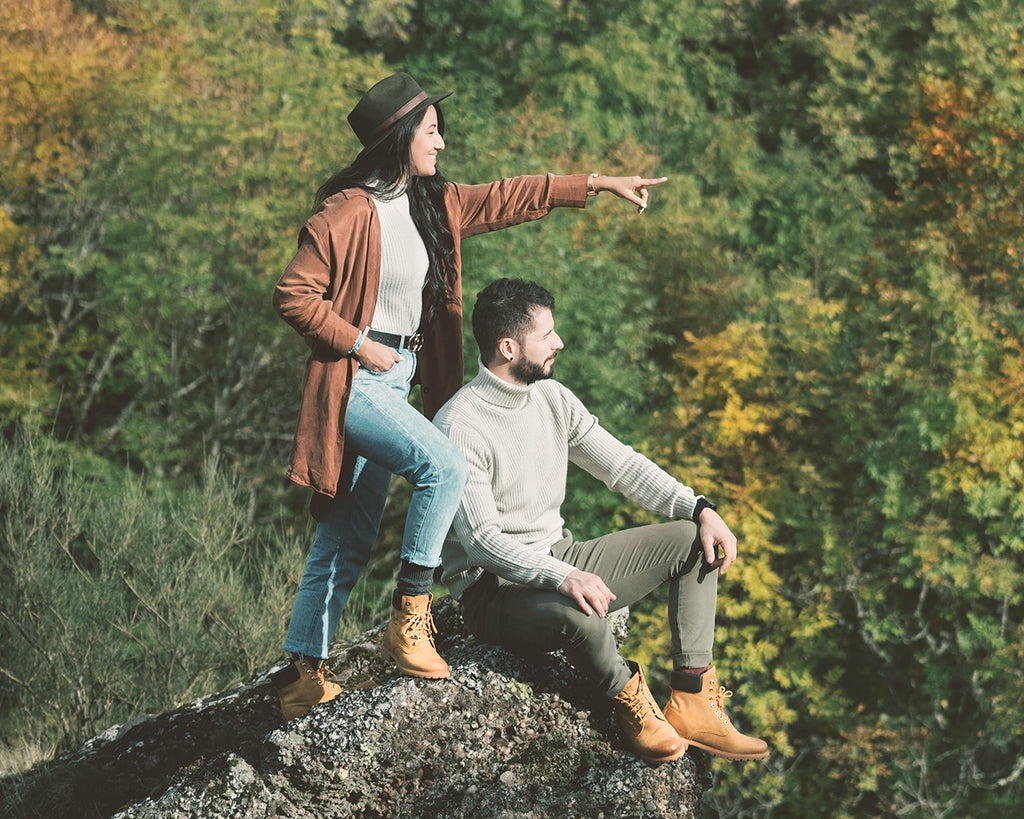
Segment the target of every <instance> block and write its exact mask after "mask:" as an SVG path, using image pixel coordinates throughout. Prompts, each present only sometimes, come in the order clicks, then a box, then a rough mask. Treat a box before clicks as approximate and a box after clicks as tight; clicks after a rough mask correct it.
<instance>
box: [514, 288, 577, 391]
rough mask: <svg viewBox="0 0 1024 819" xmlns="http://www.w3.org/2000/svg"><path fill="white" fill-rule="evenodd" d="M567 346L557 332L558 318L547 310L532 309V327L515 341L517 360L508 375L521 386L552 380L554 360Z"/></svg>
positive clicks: (544, 308) (545, 308)
mask: <svg viewBox="0 0 1024 819" xmlns="http://www.w3.org/2000/svg"><path fill="white" fill-rule="evenodd" d="M564 346H565V345H564V344H562V339H561V338H559V337H558V333H556V332H555V318H554V316H553V315H551V310H550V309H549V308H547V307H534V308H533V327H532V328H531V329H530V330H529V331H528V332H526V333H524V334H523V337H522V338H521V339H516V340H515V348H516V357H515V359H514V360H513V362H512V365H511V367H509V372H510V374H511V375H512V377H513V378H515V379H516V381H517V382H519V383H520V384H524V385H526V384H532V383H533V382H534V381H539V380H540V379H542V378H551V376H552V374H553V373H554V371H555V356H557V355H558V351H559V350H561V349H562V348H563V347H564Z"/></svg>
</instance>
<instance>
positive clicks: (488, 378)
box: [469, 359, 533, 409]
mask: <svg viewBox="0 0 1024 819" xmlns="http://www.w3.org/2000/svg"><path fill="white" fill-rule="evenodd" d="M477 366H479V368H480V372H478V373H477V376H476V378H474V379H473V380H472V381H471V382H470V385H469V386H470V387H471V388H472V389H473V391H474V392H475V393H476V394H477V395H479V396H480V397H481V398H482V399H483V400H484V401H486V402H487V403H488V404H494V405H496V406H499V407H504V408H505V409H519V408H521V407H523V406H525V405H526V402H527V401H529V400H530V393H531V392H532V391H533V384H529V385H527V386H522V385H520V384H510V383H509V382H508V381H505V380H504V379H501V378H498V376H496V375H495V374H494V373H492V372H491V371H490V370H488V369H487V367H485V366H484V362H483V361H482V360H481V359H477Z"/></svg>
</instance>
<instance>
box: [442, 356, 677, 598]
mask: <svg viewBox="0 0 1024 819" xmlns="http://www.w3.org/2000/svg"><path fill="white" fill-rule="evenodd" d="M434 423H435V424H436V425H437V426H438V427H439V428H440V429H441V431H442V432H444V433H445V434H446V435H447V436H448V437H449V438H450V439H451V440H452V441H453V442H454V443H455V445H456V446H457V447H458V448H459V449H460V450H461V451H462V453H463V454H464V455H465V456H466V461H467V463H468V465H469V484H468V485H467V487H466V490H465V492H464V493H463V496H462V504H461V506H460V507H459V511H458V512H457V513H456V515H455V523H454V527H453V528H454V531H453V533H452V534H450V535H449V536H448V539H447V540H446V541H445V545H444V552H443V555H442V562H443V564H444V574H443V577H442V580H443V582H444V583H445V584H446V585H447V586H448V588H449V589H450V590H451V593H452V596H454V597H455V598H456V599H458V598H459V597H461V596H462V592H464V591H465V590H466V589H467V588H468V587H469V586H470V585H471V584H472V583H473V582H475V581H476V580H477V579H478V578H479V577H480V574H481V571H482V570H487V571H489V572H493V573H494V574H496V575H498V576H500V577H503V578H505V579H506V580H510V581H512V582H514V583H523V584H526V585H531V586H540V587H544V588H558V586H560V585H561V584H562V581H563V580H565V577H566V575H568V574H569V572H570V571H572V570H573V567H572V566H570V565H569V564H567V563H563V562H562V561H560V560H556V559H555V558H554V557H552V556H551V545H552V544H554V543H555V542H557V541H558V540H559V539H560V538H562V537H563V536H564V534H565V532H564V524H565V522H564V521H563V519H562V514H561V506H562V501H563V500H564V499H565V479H566V472H567V470H568V464H569V462H570V461H571V462H572V463H574V464H576V465H577V466H579V467H581V468H583V469H585V470H586V471H587V472H589V473H590V474H591V475H594V476H595V477H596V478H598V479H599V480H601V481H603V482H604V483H605V485H606V486H607V487H608V488H609V489H611V490H613V491H615V492H619V493H621V494H623V495H625V496H626V497H627V498H629V499H630V500H633V501H635V502H636V503H638V504H640V505H641V506H643V507H644V508H646V509H648V510H650V511H652V512H656V513H658V514H661V515H665V516H666V517H670V518H675V519H679V518H687V519H688V518H690V517H691V516H692V515H693V508H694V504H695V503H696V501H697V497H696V495H694V492H693V490H692V489H690V487H688V486H685V485H684V484H681V483H680V482H679V481H677V480H676V479H675V478H673V477H672V476H671V475H669V474H668V473H667V472H665V471H664V470H663V469H661V467H659V466H658V465H657V464H655V463H654V462H653V461H651V460H649V459H648V458H646V457H644V456H643V455H641V454H640V453H638V452H636V451H635V450H634V449H632V448H631V447H629V446H627V445H625V444H623V443H622V442H621V441H619V440H617V439H616V438H615V437H614V436H613V435H612V434H611V433H609V432H608V431H607V430H605V429H604V428H603V427H602V426H601V425H600V423H599V422H598V420H597V418H596V417H595V416H593V415H591V414H590V412H588V411H587V408H586V407H585V406H583V402H581V401H580V400H579V399H578V398H577V397H576V396H575V395H574V394H573V393H572V392H571V391H570V390H569V389H568V388H567V387H564V386H563V385H561V384H559V383H558V382H557V381H554V380H551V379H548V380H542V381H537V382H535V383H534V384H531V385H530V386H528V387H521V386H517V385H515V384H510V383H508V382H507V381H503V380H502V379H500V378H498V377H497V376H495V375H494V374H493V373H491V371H490V370H488V369H487V368H486V367H484V366H483V365H482V364H481V365H480V372H479V374H478V375H477V376H476V378H474V379H473V380H472V381H471V382H470V383H469V384H467V385H466V386H464V387H463V388H462V389H461V390H459V392H457V393H456V394H455V396H454V397H453V398H452V399H451V400H450V401H449V402H448V403H447V404H445V405H444V406H443V407H442V408H441V410H440V412H438V414H437V416H436V417H435V418H434Z"/></svg>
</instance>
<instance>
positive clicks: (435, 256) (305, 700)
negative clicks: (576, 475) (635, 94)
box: [273, 73, 665, 719]
mask: <svg viewBox="0 0 1024 819" xmlns="http://www.w3.org/2000/svg"><path fill="white" fill-rule="evenodd" d="M451 93H452V92H448V93H447V94H441V95H438V96H428V95H427V94H426V93H425V92H424V91H423V90H422V89H421V88H420V86H419V85H418V84H417V83H416V81H415V80H413V78H412V77H410V76H409V75H408V74H403V73H400V74H394V75H392V76H390V77H387V78H385V79H383V80H381V81H380V82H379V83H377V84H376V85H374V86H373V87H372V88H371V89H370V90H369V91H367V92H366V94H365V95H364V96H363V98H362V99H361V100H360V101H359V103H358V104H357V105H356V107H355V108H354V109H353V110H352V113H350V114H349V116H348V121H349V124H350V125H351V127H352V129H353V131H355V134H356V136H357V137H358V138H359V141H360V143H362V145H363V150H362V151H361V152H360V153H359V155H358V156H357V157H356V159H355V161H354V162H353V163H352V164H351V165H350V166H348V167H346V168H344V169H343V170H341V171H340V172H338V173H337V174H335V175H334V176H333V177H332V178H331V179H329V180H328V181H327V182H326V183H325V184H324V185H323V186H322V187H321V188H320V190H319V191H318V192H317V200H316V201H317V210H316V212H315V213H314V215H313V216H312V217H310V219H309V220H308V221H307V222H306V224H305V225H304V226H303V228H302V230H301V231H300V234H299V246H298V250H297V252H296V254H295V256H294V257H293V258H292V260H291V262H290V263H289V264H288V266H287V268H285V271H284V273H283V274H282V276H281V279H280V281H279V282H278V284H277V288H276V290H275V292H274V308H275V309H276V310H277V312H278V313H279V315H280V316H281V317H282V318H283V319H284V320H285V321H286V322H287V323H288V324H290V325H291V326H292V327H293V328H294V329H295V330H297V331H298V332H299V333H300V334H301V335H302V336H303V337H304V338H305V339H306V341H307V343H308V344H309V345H310V348H311V354H310V357H309V359H308V361H307V365H306V374H305V382H304V386H303V394H302V404H301V408H300V411H299V421H298V427H297V430H296V433H295V440H294V444H293V449H292V456H291V464H290V466H289V469H288V476H289V478H290V479H291V480H293V481H295V482H296V483H299V484H301V485H304V486H309V487H311V488H312V489H313V492H314V494H313V500H312V502H311V505H310V508H311V512H312V513H313V516H314V518H316V520H317V524H318V525H317V530H316V535H315V537H314V540H313V545H312V547H311V549H310V555H309V559H308V561H307V564H306V568H305V573H304V575H303V578H302V583H301V585H300V588H299V592H298V596H297V598H296V601H295V607H294V609H293V611H292V616H291V621H290V623H289V627H288V634H287V637H286V640H285V644H284V648H285V650H286V651H288V652H290V653H291V657H292V664H291V665H290V666H288V667H286V668H285V669H284V670H282V671H281V672H278V673H277V674H275V675H274V677H273V683H274V686H275V687H276V688H277V691H278V695H279V696H280V698H281V708H282V712H283V714H284V716H285V719H289V718H291V717H294V716H299V715H301V714H304V713H306V711H308V710H309V708H310V707H312V706H313V705H315V704H316V703H318V702H326V701H327V700H330V699H333V698H334V697H335V696H337V695H338V694H339V693H340V691H341V689H340V688H339V686H338V685H336V684H335V683H333V682H331V681H330V680H328V679H327V676H326V673H325V671H326V669H325V666H324V660H325V658H326V657H327V654H328V647H329V644H330V640H331V638H332V637H333V635H334V631H335V628H336V627H337V624H338V620H339V619H340V617H341V612H342V610H343V609H344V607H345V603H346V602H347V600H348V596H349V593H350V592H351V590H352V587H353V586H354V585H355V582H356V580H357V579H358V578H359V575H360V573H361V571H362V569H363V567H364V566H365V565H366V563H367V561H368V560H369V556H370V548H371V546H372V545H373V541H374V539H375V538H376V536H377V530H378V528H379V526H380V521H381V516H382V514H383V510H384V503H385V500H386V498H387V490H388V484H389V482H390V479H391V475H392V474H398V475H401V476H402V477H404V478H405V479H406V480H408V481H409V482H410V484H411V485H412V488H413V491H412V498H411V500H410V503H409V510H408V513H407V517H406V522H405V531H404V535H403V540H402V552H401V566H400V567H399V571H398V577H397V581H396V588H395V592H394V595H393V609H394V610H393V612H392V617H391V621H390V623H389V624H388V627H387V630H386V632H385V634H384V639H383V642H382V646H381V649H382V651H383V653H384V654H385V655H387V656H388V657H390V658H392V659H393V660H394V661H395V662H396V663H397V665H398V667H399V668H400V670H401V671H402V672H404V673H406V674H410V675H413V676H417V677H427V678H440V677H447V676H448V666H447V664H446V663H445V661H444V660H443V659H442V658H441V657H440V656H438V654H437V651H436V649H435V646H434V639H433V634H434V626H433V621H432V619H431V615H430V601H431V596H430V592H431V589H432V587H433V573H434V569H435V568H436V567H437V565H438V564H439V562H440V554H441V546H442V543H443V541H444V537H445V534H446V533H447V531H448V528H449V526H450V524H451V521H452V518H453V517H454V514H455V511H456V508H457V507H458V504H459V500H460V498H461V495H462V489H463V487H464V485H465V482H466V467H465V463H464V461H463V459H462V456H461V454H460V453H459V452H458V450H456V448H455V447H454V446H453V445H452V444H451V443H450V442H449V441H448V440H447V438H445V436H444V435H442V434H441V433H440V432H439V431H438V430H437V429H435V428H434V426H433V425H432V424H431V423H430V421H429V420H428V418H430V417H433V415H434V413H435V412H437V410H438V409H440V407H441V405H442V404H443V403H444V402H445V401H446V400H447V399H448V398H449V397H451V395H452V394H454V392H455V391H456V390H457V389H458V388H459V387H460V386H461V385H462V375H463V366H462V365H463V361H462V306H461V257H460V251H459V243H460V241H461V239H462V238H463V237H465V236H472V235H475V234H478V233H484V232H487V231H491V230H497V229H499V228H504V227H508V226H510V225H515V224H519V223H521V222H526V221H530V220H533V219H539V218H541V217H542V216H545V215H546V214H547V213H548V212H549V211H550V210H551V209H552V208H554V207H559V206H565V207H577V208H582V207H584V206H585V204H586V201H587V197H588V196H592V195H596V194H597V193H598V192H599V191H601V190H609V191H612V192H613V193H615V194H616V195H618V196H620V197H622V198H624V199H627V200H629V201H631V202H633V203H635V204H636V205H638V206H639V209H640V212H641V213H642V212H643V210H644V208H646V206H647V189H646V188H647V186H648V185H655V184H659V183H661V182H663V181H665V180H664V179H663V178H662V179H643V178H641V177H604V176H600V175H598V174H590V175H589V176H586V175H579V176H568V177H556V176H552V175H550V174H549V175H547V176H526V177H517V178H515V179H505V180H502V181H500V182H494V183H490V184H486V185H457V184H453V183H450V182H447V181H446V180H445V179H444V177H443V176H442V174H441V173H440V172H439V171H438V168H437V155H438V153H439V152H440V151H442V150H444V145H445V143H444V138H443V134H444V117H443V116H442V114H441V109H440V106H439V105H438V103H440V101H441V100H443V99H445V98H446V97H448V96H449V95H450V94H451ZM414 383H416V384H419V385H420V389H421V393H422V401H423V407H424V411H425V412H426V416H427V417H424V416H423V415H420V414H419V413H418V412H417V411H416V410H415V409H413V408H412V406H411V405H410V404H409V403H408V396H409V390H410V388H411V386H412V385H413V384H414Z"/></svg>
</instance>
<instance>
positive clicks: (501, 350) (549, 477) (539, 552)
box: [434, 279, 768, 764]
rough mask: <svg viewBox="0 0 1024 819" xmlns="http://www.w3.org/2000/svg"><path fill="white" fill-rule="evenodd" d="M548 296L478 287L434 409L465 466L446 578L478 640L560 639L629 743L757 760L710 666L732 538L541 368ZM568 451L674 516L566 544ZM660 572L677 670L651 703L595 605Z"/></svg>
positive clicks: (521, 644) (631, 591) (549, 333)
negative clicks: (463, 366) (469, 369)
mask: <svg viewBox="0 0 1024 819" xmlns="http://www.w3.org/2000/svg"><path fill="white" fill-rule="evenodd" d="M553 307H554V298H553V297H552V296H551V294H550V293H549V292H548V291H547V290H545V289H544V288H543V287H541V286H539V285H537V284H533V283H531V282H524V281H522V280H519V279H514V280H509V279H500V280H498V281H496V282H493V283H492V284H490V285H488V286H487V287H486V288H485V289H484V290H483V291H482V292H481V293H480V295H479V297H478V298H477V303H476V306H475V308H474V310H473V334H474V336H475V337H476V342H477V346H478V347H479V348H480V364H481V366H480V372H479V375H477V377H476V378H475V379H474V380H473V381H472V382H470V383H469V384H467V385H466V386H464V387H463V388H462V389H461V390H460V391H459V392H458V393H457V394H456V395H455V396H454V397H453V398H452V399H451V400H450V401H449V402H448V403H447V404H445V406H444V407H442V409H441V411H440V412H439V413H438V415H437V417H436V418H435V419H434V423H436V424H437V425H438V427H440V429H441V430H442V431H443V432H444V433H445V434H446V435H448V437H449V438H451V440H452V441H453V442H454V443H455V445H456V446H457V447H458V448H459V449H460V450H461V451H462V452H463V454H464V455H465V456H466V460H467V463H468V467H469V483H468V485H467V487H466V490H465V493H464V495H463V499H462V504H461V507H460V509H459V511H458V513H457V514H456V516H455V522H454V530H453V533H452V534H450V535H449V537H448V539H447V541H446V543H445V547H444V552H443V555H442V562H443V564H444V574H443V578H442V579H443V581H444V583H445V584H446V585H447V586H448V587H449V589H450V590H451V593H452V596H453V597H455V598H456V599H458V600H460V601H461V603H462V610H463V616H464V619H465V622H466V624H467V626H468V627H469V629H470V631H471V632H472V633H473V634H475V635H476V636H477V637H478V638H479V639H480V640H483V641H484V642H489V643H495V644H498V645H503V646H506V647H508V648H510V649H512V650H516V649H522V650H531V649H532V650H542V651H552V650H555V649H562V650H563V651H564V652H565V654H566V655H567V656H568V658H569V660H570V661H571V662H572V663H573V665H574V666H575V667H576V669H577V670H578V671H579V672H580V673H581V674H582V675H583V676H584V677H585V678H587V679H588V680H589V681H591V682H592V683H594V684H595V685H597V686H598V687H599V688H600V689H601V690H603V691H604V692H605V693H606V694H607V696H608V697H610V698H611V700H612V706H613V711H614V714H615V717H616V721H617V722H618V724H619V726H620V728H621V729H622V731H623V734H624V736H625V738H626V741H627V743H628V744H629V746H630V748H631V749H632V750H633V751H634V752H635V753H636V754H637V755H638V756H640V757H641V758H643V759H645V760H647V761H648V762H650V763H652V764H657V763H661V762H667V761H669V760H672V759H677V758H678V757H680V756H682V754H683V753H685V751H686V748H687V744H691V745H695V746H697V747H699V748H703V749H705V750H707V751H709V752H710V753H712V754H716V755H718V756H723V757H726V758H729V759H764V758H765V757H767V756H768V746H767V745H766V744H765V742H764V741H762V740H760V739H755V738H753V737H748V736H744V735H743V734H741V733H740V732H739V731H737V730H736V728H735V727H733V725H732V724H731V722H730V721H729V719H728V717H726V715H725V712H724V710H723V705H724V702H723V701H724V698H725V697H726V696H730V692H727V691H726V690H725V689H724V688H720V687H719V686H718V684H717V681H716V679H715V671H714V667H713V666H712V665H711V662H712V656H711V648H712V644H713V642H714V628H715V605H716V599H717V586H718V575H719V574H720V573H724V572H725V570H726V569H727V568H728V567H729V565H730V564H731V563H732V562H733V561H734V560H735V559H736V538H735V537H734V536H733V534H732V532H731V531H730V530H729V527H728V526H727V525H726V524H725V522H724V521H723V520H722V518H721V517H719V515H718V513H717V512H716V511H715V507H714V505H712V504H711V503H709V502H708V501H707V499H705V498H704V496H703V495H699V496H698V495H695V494H694V492H693V490H692V489H690V488H689V487H688V486H684V485H683V484H681V483H679V482H678V481H676V480H675V479H674V478H672V477H671V476H670V475H669V474H668V473H667V472H665V471H664V470H662V469H661V468H660V467H658V466H657V465H656V464H654V463H653V462H652V461H650V460H648V459H647V458H645V457H644V456H642V455H640V454H638V453H637V452H635V451H634V450H633V449H631V448H630V447H628V446H626V445H625V444H623V443H621V442H619V441H618V440H616V439H615V438H614V437H613V436H612V435H611V434H610V433H608V432H607V431H606V430H605V429H603V428H602V427H601V425H600V424H599V423H598V421H597V418H595V417H594V416H593V415H591V414H590V413H589V412H588V411H587V410H586V408H585V407H584V406H583V404H582V402H580V400H579V399H578V398H576V396H575V395H573V394H572V392H570V391H569V390H568V389H567V388H566V387H564V386H562V385H561V384H559V383H558V382H557V381H554V380H551V375H552V372H553V368H554V362H555V357H556V355H557V354H558V351H559V350H561V349H562V346H563V345H562V340H561V339H560V338H559V337H558V334H557V333H556V332H555V328H554V318H553V315H552V308H553ZM569 461H572V462H573V463H575V464H577V465H578V466H580V467H582V468H583V469H585V470H587V471H588V472H590V473H591V474H592V475H594V476H596V477H597V478H599V479H600V480H602V481H604V483H605V484H606V485H607V486H608V487H609V488H610V489H612V490H614V491H617V492H620V493H622V494H623V495H625V496H626V497H628V498H630V499H632V500H633V501H635V502H637V503H639V504H640V505H642V506H644V507H645V508H647V509H649V510H650V511H653V512H656V513H660V514H663V515H665V516H666V517H667V518H670V519H671V520H672V522H669V523H662V524H657V525H653V526H642V527H638V528H635V529H629V530H626V531H622V532H614V533H612V534H608V535H605V536H603V537H599V538H596V539H594V540H588V541H584V542H577V541H575V540H574V539H573V537H572V535H571V533H570V532H569V531H568V530H566V529H564V528H563V523H564V521H563V519H562V517H561V511H560V507H561V504H562V501H563V499H564V497H565V480H566V470H567V465H568V462H569ZM719 548H721V550H722V555H721V556H719V555H718V549H719ZM665 582H668V584H669V626H670V628H671V632H672V660H673V663H674V669H675V670H674V671H673V672H672V678H671V686H672V694H671V698H670V700H669V703H668V705H667V706H666V708H665V710H664V712H662V710H661V709H659V708H658V706H657V704H656V703H655V702H654V698H653V697H652V695H651V692H650V690H649V689H648V687H647V684H646V682H645V680H644V674H643V670H642V669H641V668H640V667H639V666H638V665H637V664H636V663H633V662H630V661H627V660H625V659H624V658H623V657H622V656H621V655H620V654H619V652H618V649H617V647H616V645H615V640H614V637H613V636H612V634H611V631H610V629H609V628H608V624H607V621H606V620H605V619H604V618H605V616H606V615H607V614H608V612H610V611H614V610H615V609H617V608H622V607H624V606H629V605H631V604H633V603H635V602H636V601H637V600H640V599H641V598H642V597H644V596H645V595H647V594H648V593H650V592H651V591H653V590H655V589H656V588H658V587H659V586H660V585H662V584H663V583H665Z"/></svg>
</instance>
